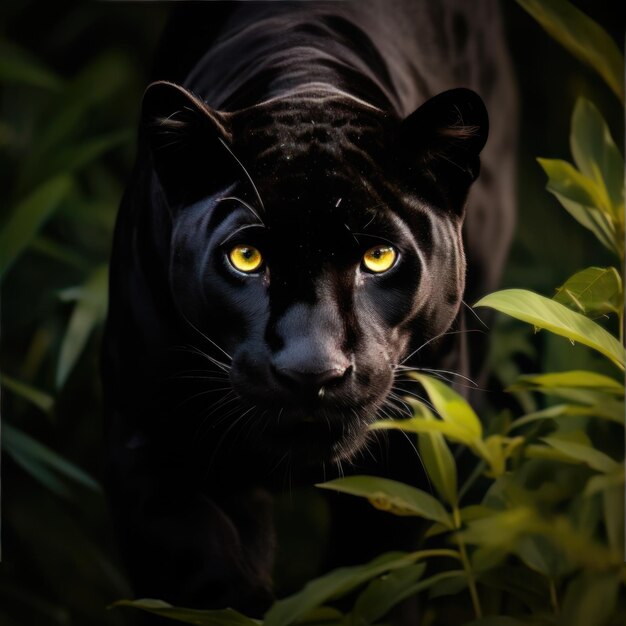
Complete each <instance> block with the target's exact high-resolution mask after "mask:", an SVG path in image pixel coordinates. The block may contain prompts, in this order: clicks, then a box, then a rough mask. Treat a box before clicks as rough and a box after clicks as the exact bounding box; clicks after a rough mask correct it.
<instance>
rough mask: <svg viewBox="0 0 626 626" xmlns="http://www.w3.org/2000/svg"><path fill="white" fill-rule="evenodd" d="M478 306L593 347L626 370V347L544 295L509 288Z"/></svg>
mask: <svg viewBox="0 0 626 626" xmlns="http://www.w3.org/2000/svg"><path fill="white" fill-rule="evenodd" d="M474 306H475V307H480V306H487V307H491V308H493V309H496V310H497V311H500V312H501V313H506V314H507V315H510V316H511V317H515V318H516V319H519V320H522V321H524V322H528V323H529V324H534V325H535V326H537V327H538V328H545V329H547V330H549V331H551V332H553V333H555V334H556V335H561V336H562V337H567V338H568V339H571V340H572V341H577V342H579V343H582V344H583V345H586V346H589V347H590V348H593V349H594V350H597V351H598V352H601V353H602V354H604V355H605V356H607V357H608V358H609V359H611V361H613V363H615V364H616V365H617V366H619V367H620V368H621V369H622V370H623V369H624V347H623V346H622V344H621V343H620V342H619V341H618V340H617V339H615V337H613V336H612V335H611V334H609V333H608V332H607V331H606V330H604V328H602V327H601V326H599V325H598V324H596V323H595V322H592V321H591V320H590V319H588V318H586V317H585V316H584V315H581V314H580V313H575V312H574V311H570V309H568V308H567V307H566V306H563V305H562V304H559V303H558V302H554V301H553V300H550V299H548V298H545V297H544V296H540V295H539V294H536V293H533V292H532V291H526V290H524V289H505V290H504V291H497V292H495V293H492V294H489V295H488V296H485V297H484V298H482V299H481V300H480V301H479V302H477V303H476V304H475V305H474Z"/></svg>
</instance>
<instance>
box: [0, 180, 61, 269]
mask: <svg viewBox="0 0 626 626" xmlns="http://www.w3.org/2000/svg"><path fill="white" fill-rule="evenodd" d="M72 184H73V183H72V179H71V178H70V177H69V176H66V175H61V176H57V177H56V178H53V179H52V180H49V181H47V182H45V183H43V184H42V185H40V186H39V187H37V188H36V189H35V190H34V191H32V192H31V193H30V194H29V195H28V196H27V197H26V198H25V199H24V200H22V201H21V202H20V203H19V204H18V205H17V206H16V207H15V208H14V209H13V212H12V213H11V215H10V216H9V219H8V221H7V222H6V223H5V224H4V225H3V227H2V232H0V280H1V279H2V278H3V277H4V275H5V274H6V272H7V270H8V269H9V267H10V266H11V265H12V264H13V263H14V262H15V260H16V259H17V258H18V257H19V255H20V254H21V253H22V252H23V251H24V250H25V248H26V247H27V246H28V245H29V244H30V242H31V241H32V240H33V238H34V237H35V235H36V234H37V232H38V231H39V229H40V228H41V227H42V226H43V224H44V223H45V221H46V220H47V219H48V218H49V217H50V216H51V215H52V214H53V213H54V211H55V210H56V209H58V208H59V205H60V204H61V202H62V201H63V200H64V199H65V198H66V197H67V195H68V193H69V192H70V190H71V189H72Z"/></svg>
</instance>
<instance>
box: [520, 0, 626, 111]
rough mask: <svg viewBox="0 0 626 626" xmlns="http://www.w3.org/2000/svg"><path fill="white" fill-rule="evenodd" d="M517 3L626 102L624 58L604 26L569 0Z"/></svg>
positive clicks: (522, 1)
mask: <svg viewBox="0 0 626 626" xmlns="http://www.w3.org/2000/svg"><path fill="white" fill-rule="evenodd" d="M517 3H518V4H519V5H520V6H521V7H522V8H523V9H525V10H526V11H528V13H530V14H531V15H532V16H533V17H534V18H535V19H536V20H537V21H538V22H539V24H541V26H542V27H543V28H544V29H545V30H546V31H547V32H548V34H549V35H550V36H551V37H553V38H554V39H556V41H558V42H559V43H560V44H561V45H562V46H564V47H565V48H566V49H567V50H569V52H571V53H572V54H573V55H574V56H575V57H577V58H578V59H580V60H581V61H582V62H583V63H586V64H587V65H590V66H591V67H592V68H593V69H594V70H595V71H596V72H598V74H599V75H600V76H601V77H602V78H603V79H604V81H605V82H606V84H607V85H608V86H609V87H610V88H611V90H612V91H613V92H614V93H615V95H616V96H617V97H618V98H619V99H620V100H621V102H622V103H623V102H624V84H623V80H624V56H623V55H622V53H621V52H620V51H619V48H618V47H617V45H616V44H615V42H614V41H613V39H611V37H610V36H609V35H608V34H607V33H606V31H605V30H604V29H603V28H602V27H601V26H599V25H598V24H596V22H594V21H593V20H592V19H591V18H590V17H588V16H587V15H586V14H585V13H583V12H582V11H581V10H580V9H577V8H576V7H575V6H574V5H573V4H571V3H570V2H567V0H550V1H549V2H548V1H546V0H517Z"/></svg>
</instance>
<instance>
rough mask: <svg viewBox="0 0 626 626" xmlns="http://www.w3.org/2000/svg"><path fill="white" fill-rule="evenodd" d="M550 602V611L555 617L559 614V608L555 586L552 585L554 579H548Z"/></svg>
mask: <svg viewBox="0 0 626 626" xmlns="http://www.w3.org/2000/svg"><path fill="white" fill-rule="evenodd" d="M550 602H551V603H552V610H553V611H554V614H555V615H558V614H559V613H560V608H559V597H558V596H557V594H556V585H555V584H554V579H552V578H550Z"/></svg>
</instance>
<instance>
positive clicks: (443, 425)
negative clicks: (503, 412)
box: [370, 398, 475, 445]
mask: <svg viewBox="0 0 626 626" xmlns="http://www.w3.org/2000/svg"><path fill="white" fill-rule="evenodd" d="M406 401H407V402H408V403H410V399H409V398H406ZM412 406H413V407H414V408H415V406H416V404H413V405H412ZM420 410H421V409H420ZM370 428H371V429H372V430H403V431H405V432H409V433H418V434H419V433H441V434H443V435H444V436H445V437H447V438H448V439H450V440H452V441H455V442H458V443H464V444H467V445H471V444H472V443H473V442H474V441H475V438H474V436H473V435H472V434H471V433H470V432H469V431H468V430H466V429H464V428H459V427H458V426H457V425H456V424H450V423H448V422H444V421H442V420H436V421H429V420H425V419H424V418H423V417H412V418H411V419H408V420H380V421H378V422H374V424H372V425H371V426H370Z"/></svg>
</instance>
